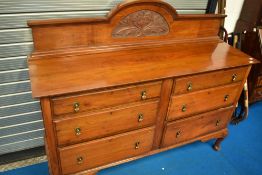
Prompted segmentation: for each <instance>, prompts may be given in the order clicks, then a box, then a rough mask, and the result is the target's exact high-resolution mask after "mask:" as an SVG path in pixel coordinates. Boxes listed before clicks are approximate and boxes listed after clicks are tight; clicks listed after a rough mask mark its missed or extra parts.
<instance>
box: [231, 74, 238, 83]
mask: <svg viewBox="0 0 262 175" xmlns="http://www.w3.org/2000/svg"><path fill="white" fill-rule="evenodd" d="M236 80H237V74H233V75H232V81H233V82H234V81H236Z"/></svg>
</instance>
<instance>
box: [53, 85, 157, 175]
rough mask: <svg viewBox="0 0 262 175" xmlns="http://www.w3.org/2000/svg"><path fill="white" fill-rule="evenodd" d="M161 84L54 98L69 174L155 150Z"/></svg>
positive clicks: (64, 166)
mask: <svg viewBox="0 0 262 175" xmlns="http://www.w3.org/2000/svg"><path fill="white" fill-rule="evenodd" d="M161 83H162V82H161V81H157V82H153V83H145V84H140V85H136V86H135V85H134V86H127V87H122V88H113V89H106V90H101V91H97V92H91V93H83V94H77V95H68V96H63V97H56V98H53V99H51V101H52V111H53V118H54V120H53V122H54V126H55V128H54V130H55V131H56V136H57V138H56V140H57V144H58V152H59V156H60V162H61V167H62V172H63V174H71V173H75V172H78V171H81V170H85V169H89V168H94V167H97V166H101V165H105V164H108V163H111V162H115V161H118V160H122V159H125V158H129V157H133V156H136V155H140V154H143V153H145V152H148V151H150V150H151V149H152V144H153V138H154V133H155V122H156V117H157V109H158V106H159V97H160V91H161Z"/></svg>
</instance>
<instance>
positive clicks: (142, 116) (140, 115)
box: [138, 114, 144, 122]
mask: <svg viewBox="0 0 262 175" xmlns="http://www.w3.org/2000/svg"><path fill="white" fill-rule="evenodd" d="M143 120H144V115H143V114H138V122H142V121H143Z"/></svg>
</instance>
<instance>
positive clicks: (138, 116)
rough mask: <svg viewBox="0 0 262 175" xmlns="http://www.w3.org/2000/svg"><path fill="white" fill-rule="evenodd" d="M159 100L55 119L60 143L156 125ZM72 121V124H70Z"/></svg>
mask: <svg viewBox="0 0 262 175" xmlns="http://www.w3.org/2000/svg"><path fill="white" fill-rule="evenodd" d="M157 108H158V101H151V102H146V103H139V104H136V105H132V106H129V107H125V108H117V109H112V110H111V109H110V110H107V111H103V112H99V113H93V114H86V115H83V116H81V117H71V118H69V119H63V120H57V121H55V128H56V132H57V140H58V144H59V145H64V144H72V143H76V142H80V141H86V140H90V139H95V138H99V137H104V136H108V135H112V134H116V133H119V132H124V131H128V130H132V129H136V128H142V127H145V126H150V125H154V124H155V121H156V114H157ZM68 123H70V125H69V124H68Z"/></svg>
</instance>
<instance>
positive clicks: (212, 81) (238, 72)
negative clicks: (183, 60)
mask: <svg viewBox="0 0 262 175" xmlns="http://www.w3.org/2000/svg"><path fill="white" fill-rule="evenodd" d="M246 72H247V67H242V68H237V69H230V70H221V71H216V72H211V73H204V74H199V75H193V76H187V77H183V78H178V79H176V86H175V89H174V94H183V93H188V92H193V91H197V90H201V89H206V88H211V87H215V86H220V85H225V84H230V83H233V82H238V81H242V80H243V79H244V77H245V74H246Z"/></svg>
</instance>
